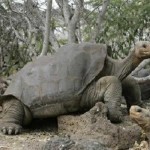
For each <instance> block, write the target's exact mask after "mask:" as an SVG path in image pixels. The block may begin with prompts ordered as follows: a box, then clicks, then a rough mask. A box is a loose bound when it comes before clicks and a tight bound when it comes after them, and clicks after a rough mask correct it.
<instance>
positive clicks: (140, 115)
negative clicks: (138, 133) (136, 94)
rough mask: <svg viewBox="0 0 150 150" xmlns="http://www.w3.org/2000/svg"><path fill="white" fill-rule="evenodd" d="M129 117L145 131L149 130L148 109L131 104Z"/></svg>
mask: <svg viewBox="0 0 150 150" xmlns="http://www.w3.org/2000/svg"><path fill="white" fill-rule="evenodd" d="M130 118H131V119H132V120H133V121H134V122H136V123H137V124H138V125H139V126H140V127H141V128H142V129H143V130H144V131H145V132H150V111H149V110H147V109H145V108H141V107H139V106H136V105H134V106H131V108H130Z"/></svg>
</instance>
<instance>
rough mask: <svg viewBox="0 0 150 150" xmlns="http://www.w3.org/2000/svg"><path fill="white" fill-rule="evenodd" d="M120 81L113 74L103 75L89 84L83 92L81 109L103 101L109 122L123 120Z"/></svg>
mask: <svg viewBox="0 0 150 150" xmlns="http://www.w3.org/2000/svg"><path fill="white" fill-rule="evenodd" d="M121 94H122V87H121V82H120V81H119V80H118V79H117V78H116V77H115V76H105V77H102V78H100V79H99V80H98V81H96V82H94V83H93V84H92V85H90V86H89V87H88V88H87V89H86V91H85V92H84V93H83V96H82V100H81V103H80V107H81V109H84V108H89V109H90V108H92V107H93V106H94V105H95V104H96V103H97V102H100V101H102V102H104V103H105V104H106V106H107V108H108V118H109V119H110V121H111V122H114V123H119V122H122V120H123V115H122V112H121Z"/></svg>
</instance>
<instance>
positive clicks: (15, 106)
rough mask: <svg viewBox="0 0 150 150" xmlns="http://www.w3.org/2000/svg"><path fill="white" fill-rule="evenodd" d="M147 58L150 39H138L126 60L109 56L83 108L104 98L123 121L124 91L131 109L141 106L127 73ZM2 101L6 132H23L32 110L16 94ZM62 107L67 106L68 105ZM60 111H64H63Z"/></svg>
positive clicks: (0, 125) (85, 96) (116, 118)
mask: <svg viewBox="0 0 150 150" xmlns="http://www.w3.org/2000/svg"><path fill="white" fill-rule="evenodd" d="M146 58H150V42H147V41H143V42H138V43H137V44H136V45H135V47H134V49H133V51H132V52H131V53H130V54H129V56H128V57H127V58H125V59H124V60H122V61H116V60H113V59H111V58H109V57H107V58H106V61H105V64H104V69H103V71H102V72H100V74H99V76H96V77H95V79H94V81H93V82H92V83H91V84H90V85H88V87H87V88H86V89H85V91H83V93H82V94H83V96H82V98H81V102H80V103H79V106H78V107H79V109H83V108H91V107H93V106H94V105H95V103H97V102H98V101H103V102H104V103H105V104H106V105H107V107H108V109H109V110H108V111H109V114H108V116H109V119H110V120H111V121H112V122H120V121H121V120H122V114H121V110H120V105H121V102H120V97H121V93H122V90H123V94H124V96H125V97H126V99H127V104H128V108H130V106H131V105H133V104H136V105H141V100H140V94H139V93H140V91H139V90H136V88H137V85H136V84H135V81H133V79H130V77H127V76H128V75H129V74H130V73H131V71H132V70H134V69H135V67H137V66H138V64H139V63H140V62H141V61H142V60H144V59H146ZM126 77H127V78H126ZM131 81H133V82H131ZM122 87H123V88H122ZM124 87H125V88H124ZM126 88H130V89H133V91H132V90H130V91H129V92H126ZM127 95H129V96H127ZM137 95H138V96H137ZM130 96H132V98H133V101H132V99H131V98H130ZM0 102H2V107H3V114H4V115H3V117H2V119H1V121H0V128H1V131H2V132H3V133H4V134H18V133H20V129H21V127H22V126H23V125H25V124H29V123H30V121H31V120H32V115H33V117H34V112H32V113H31V112H30V110H29V109H28V108H27V107H26V106H25V105H24V104H23V103H22V102H21V101H19V100H17V99H16V98H14V97H13V98H12V97H10V98H9V97H8V98H7V99H5V100H1V101H0ZM72 107H73V106H72ZM60 109H64V107H61V108H60ZM57 111H59V112H62V110H57ZM70 112H71V110H70ZM68 113H69V112H68ZM58 115H61V114H58Z"/></svg>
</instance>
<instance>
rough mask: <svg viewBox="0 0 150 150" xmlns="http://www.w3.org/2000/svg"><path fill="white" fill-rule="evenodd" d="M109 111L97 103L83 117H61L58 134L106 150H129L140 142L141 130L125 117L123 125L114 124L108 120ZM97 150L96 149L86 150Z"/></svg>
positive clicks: (59, 118)
mask: <svg viewBox="0 0 150 150" xmlns="http://www.w3.org/2000/svg"><path fill="white" fill-rule="evenodd" d="M107 111H108V110H107V108H106V107H105V105H104V104H103V103H97V104H96V105H95V107H93V108H92V109H91V110H90V111H88V112H86V113H84V114H82V115H64V116H60V117H58V132H59V133H64V134H68V135H69V136H70V139H72V140H73V141H74V142H75V143H80V144H81V145H82V146H84V144H83V143H85V142H84V141H86V142H87V143H88V145H89V146H91V147H95V146H97V145H93V143H97V144H98V145H99V146H100V147H101V146H103V148H104V149H109V148H110V149H113V150H115V149H116V150H119V149H120V150H121V149H122V150H123V149H127V148H129V147H132V146H133V145H134V143H135V141H140V137H141V129H140V128H139V127H138V126H137V125H136V124H134V123H132V122H131V120H130V119H129V117H127V116H125V118H124V119H125V120H124V122H123V123H121V124H112V123H111V122H110V121H109V120H108V119H107ZM78 141H79V142H78ZM50 145H51V144H50ZM73 145H74V146H75V144H73ZM73 145H72V146H73ZM95 149H96V147H95V148H93V149H88V148H87V149H85V150H95Z"/></svg>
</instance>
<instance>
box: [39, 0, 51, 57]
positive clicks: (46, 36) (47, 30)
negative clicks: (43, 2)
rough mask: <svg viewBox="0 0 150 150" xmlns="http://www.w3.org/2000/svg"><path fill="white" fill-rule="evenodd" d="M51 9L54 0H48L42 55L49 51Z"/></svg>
mask: <svg viewBox="0 0 150 150" xmlns="http://www.w3.org/2000/svg"><path fill="white" fill-rule="evenodd" d="M51 9H52V0H48V1H47V11H46V22H45V34H44V41H43V48H42V52H41V54H40V56H43V55H46V54H47V51H48V44H49V35H50V20H51Z"/></svg>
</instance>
